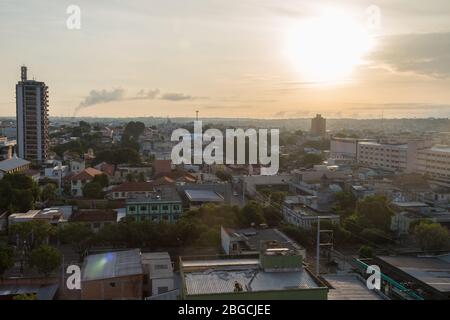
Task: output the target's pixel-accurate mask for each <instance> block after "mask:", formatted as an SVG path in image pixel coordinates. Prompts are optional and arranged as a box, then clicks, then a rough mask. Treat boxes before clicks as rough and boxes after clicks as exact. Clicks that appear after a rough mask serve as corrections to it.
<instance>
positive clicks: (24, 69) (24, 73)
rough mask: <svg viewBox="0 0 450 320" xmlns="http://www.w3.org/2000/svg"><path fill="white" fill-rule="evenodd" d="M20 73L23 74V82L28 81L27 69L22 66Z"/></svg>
mask: <svg viewBox="0 0 450 320" xmlns="http://www.w3.org/2000/svg"><path fill="white" fill-rule="evenodd" d="M20 71H21V72H20V74H21V78H22V81H27V67H26V66H22V67H21V68H20Z"/></svg>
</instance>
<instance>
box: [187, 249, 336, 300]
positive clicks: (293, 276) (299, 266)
mask: <svg viewBox="0 0 450 320" xmlns="http://www.w3.org/2000/svg"><path fill="white" fill-rule="evenodd" d="M180 275H181V297H182V299H186V300H198V299H201V300H205V299H206V300H217V299H219V300H246V299H251V300H268V299H270V300H278V299H279V300H327V294H328V290H329V289H328V287H327V286H326V285H325V284H323V282H322V281H320V280H319V279H318V278H317V277H315V276H314V275H313V274H312V273H311V272H309V270H308V269H307V268H306V267H304V266H303V257H302V255H301V254H300V253H299V252H297V251H295V250H291V249H288V248H282V247H281V248H280V247H278V248H277V247H271V246H266V247H265V248H264V249H263V250H262V251H261V252H260V254H259V257H258V255H256V256H254V258H253V257H252V258H250V257H248V256H242V258H233V259H217V258H212V259H210V260H207V259H203V260H190V259H189V258H187V257H183V258H180Z"/></svg>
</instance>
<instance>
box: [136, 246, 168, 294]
mask: <svg viewBox="0 0 450 320" xmlns="http://www.w3.org/2000/svg"><path fill="white" fill-rule="evenodd" d="M142 265H143V267H144V272H145V275H146V276H148V288H147V290H146V291H147V292H148V295H149V296H158V295H161V294H165V293H167V292H170V291H173V290H175V275H174V273H173V265H172V261H171V260H170V256H169V254H168V253H167V252H149V253H142Z"/></svg>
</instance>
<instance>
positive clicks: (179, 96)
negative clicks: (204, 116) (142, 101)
mask: <svg viewBox="0 0 450 320" xmlns="http://www.w3.org/2000/svg"><path fill="white" fill-rule="evenodd" d="M160 99H161V100H169V101H183V100H195V99H197V98H196V97H193V96H190V95H186V94H184V93H173V92H170V93H164V94H163V95H161V98H160Z"/></svg>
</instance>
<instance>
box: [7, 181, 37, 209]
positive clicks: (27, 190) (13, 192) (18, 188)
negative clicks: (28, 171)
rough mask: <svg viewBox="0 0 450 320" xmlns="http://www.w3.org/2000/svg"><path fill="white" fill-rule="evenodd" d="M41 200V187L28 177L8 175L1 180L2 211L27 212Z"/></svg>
mask: <svg viewBox="0 0 450 320" xmlns="http://www.w3.org/2000/svg"><path fill="white" fill-rule="evenodd" d="M38 198H39V187H38V186H37V184H36V183H35V182H34V181H33V180H32V179H31V178H30V177H29V176H27V175H25V174H21V173H15V174H6V175H5V176H4V177H3V179H1V180H0V209H1V210H10V212H27V211H28V210H30V209H33V205H34V202H35V201H36V200H37V199H38Z"/></svg>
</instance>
